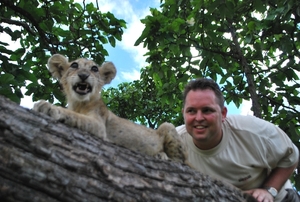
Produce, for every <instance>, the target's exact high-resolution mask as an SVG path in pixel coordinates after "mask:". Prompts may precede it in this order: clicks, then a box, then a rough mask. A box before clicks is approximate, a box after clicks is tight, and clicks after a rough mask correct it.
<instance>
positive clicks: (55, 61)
mask: <svg viewBox="0 0 300 202" xmlns="http://www.w3.org/2000/svg"><path fill="white" fill-rule="evenodd" d="M47 66H48V69H49V71H50V73H51V75H52V77H53V78H56V79H58V80H60V79H61V77H62V76H63V75H64V73H65V72H66V71H67V70H68V69H69V67H70V65H69V62H68V59H67V58H66V57H65V56H63V55H60V54H54V55H53V56H52V57H50V58H49V60H48V63H47Z"/></svg>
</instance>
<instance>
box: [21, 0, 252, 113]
mask: <svg viewBox="0 0 300 202" xmlns="http://www.w3.org/2000/svg"><path fill="white" fill-rule="evenodd" d="M77 1H78V2H82V0H77ZM88 2H95V1H94V0H90V1H86V3H88ZM98 4H99V7H100V10H101V12H108V11H109V12H111V13H113V14H114V15H115V17H116V18H119V19H123V20H125V21H126V23H127V29H125V30H124V34H123V36H122V41H117V42H116V46H115V47H111V46H110V45H104V47H105V49H106V50H107V51H108V53H109V56H107V57H106V58H105V60H106V61H112V62H113V63H114V64H115V66H116V68H117V75H116V78H115V79H114V80H113V81H112V82H111V84H109V85H107V86H106V88H108V87H115V88H116V87H117V86H118V84H120V83H122V82H130V81H133V80H137V79H139V78H140V68H141V67H145V66H147V63H146V62H145V60H146V57H144V56H143V55H144V54H145V53H146V52H147V50H146V49H144V48H143V47H142V45H140V46H134V43H135V41H136V40H137V39H138V37H139V36H140V35H141V33H142V31H143V29H144V25H143V24H142V23H141V22H140V19H143V18H144V17H145V16H147V15H150V7H152V8H158V7H159V5H160V0H98ZM95 5H96V4H95ZM21 105H22V106H24V107H27V108H32V106H33V102H32V101H31V97H25V98H24V99H22V100H21ZM250 106H251V103H250V102H249V101H245V102H243V104H242V105H241V107H240V108H239V109H237V108H236V107H235V105H234V104H230V105H227V107H228V114H244V115H248V114H251V111H250Z"/></svg>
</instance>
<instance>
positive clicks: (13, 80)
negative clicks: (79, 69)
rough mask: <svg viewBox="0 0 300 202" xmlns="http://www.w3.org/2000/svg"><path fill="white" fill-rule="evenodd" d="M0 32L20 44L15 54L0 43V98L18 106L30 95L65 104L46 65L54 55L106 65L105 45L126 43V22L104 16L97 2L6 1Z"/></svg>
mask: <svg viewBox="0 0 300 202" xmlns="http://www.w3.org/2000/svg"><path fill="white" fill-rule="evenodd" d="M0 4H1V7H0V13H1V14H0V22H1V24H0V32H1V33H5V34H7V35H9V36H10V37H11V40H12V41H15V42H16V44H18V47H19V48H18V49H17V50H10V49H8V48H7V46H8V45H9V44H8V43H7V42H6V41H3V38H1V39H0V57H1V58H0V59H1V66H0V72H1V74H0V94H2V95H5V96H7V97H9V98H10V99H12V100H13V101H15V102H18V103H19V102H20V99H21V98H22V97H23V93H22V91H21V88H22V87H24V88H25V94H26V95H32V98H33V100H34V101H36V100H40V99H45V100H49V101H50V102H53V100H54V98H56V99H58V100H59V101H61V102H62V104H65V102H64V97H63V96H62V94H61V90H60V88H59V86H58V83H55V85H53V84H52V83H53V81H52V80H51V79H50V77H51V76H50V74H49V72H48V70H47V68H46V66H45V64H46V63H47V60H48V58H49V57H50V56H51V55H52V54H54V53H61V54H63V55H67V56H68V57H70V59H77V58H78V57H87V58H93V59H94V60H95V61H98V62H99V63H102V62H103V61H104V58H105V56H107V55H108V52H107V51H106V50H105V49H104V47H103V45H104V44H108V43H109V44H110V45H111V46H115V43H116V40H122V34H123V29H124V28H126V23H125V21H124V20H122V19H117V18H115V16H114V15H113V14H112V13H110V12H107V13H101V12H100V10H99V6H98V4H97V5H94V4H93V3H88V4H86V3H85V1H83V2H82V3H81V4H80V3H76V2H74V1H73V0H70V1H57V0H14V1H11V0H3V1H1V3H0Z"/></svg>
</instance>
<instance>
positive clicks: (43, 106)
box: [33, 100, 63, 121]
mask: <svg viewBox="0 0 300 202" xmlns="http://www.w3.org/2000/svg"><path fill="white" fill-rule="evenodd" d="M33 110H34V111H37V112H41V113H43V114H47V115H48V116H51V117H52V118H54V119H55V120H56V121H62V119H63V115H62V113H61V109H60V107H57V106H54V105H52V104H50V103H49V102H46V101H45V100H41V101H39V102H38V103H35V104H34V106H33Z"/></svg>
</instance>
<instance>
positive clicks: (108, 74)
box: [99, 62, 117, 84]
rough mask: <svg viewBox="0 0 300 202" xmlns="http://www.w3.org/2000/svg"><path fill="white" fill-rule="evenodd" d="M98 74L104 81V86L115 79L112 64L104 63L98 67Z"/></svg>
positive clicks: (114, 70)
mask: <svg viewBox="0 0 300 202" xmlns="http://www.w3.org/2000/svg"><path fill="white" fill-rule="evenodd" d="M99 73H100V75H101V76H102V78H103V80H104V84H109V83H110V82H111V80H113V79H114V78H115V76H116V74H117V69H116V67H115V65H114V64H113V63H112V62H106V63H104V64H103V65H102V66H101V67H100V70H99Z"/></svg>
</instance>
